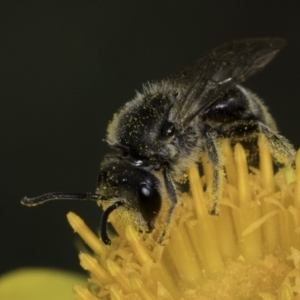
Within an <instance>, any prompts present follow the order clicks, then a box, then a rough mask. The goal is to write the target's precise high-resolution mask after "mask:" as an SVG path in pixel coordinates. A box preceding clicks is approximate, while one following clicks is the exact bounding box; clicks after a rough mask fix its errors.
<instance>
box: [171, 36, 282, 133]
mask: <svg viewBox="0 0 300 300" xmlns="http://www.w3.org/2000/svg"><path fill="white" fill-rule="evenodd" d="M285 45H286V42H285V40H283V39H280V38H254V39H247V40H240V41H233V42H230V43H226V44H223V45H221V46H219V47H217V48H215V49H213V50H212V51H210V52H209V53H207V54H206V55H205V56H204V57H202V58H201V59H199V60H197V61H195V62H194V63H192V64H190V65H189V66H187V67H186V68H184V69H183V70H182V71H180V72H178V73H176V74H174V75H173V76H170V77H169V78H167V81H169V82H171V83H172V84H173V85H175V86H177V87H178V88H179V90H180V91H182V92H181V93H180V95H179V96H178V99H177V100H176V102H175V104H174V106H173V107H172V109H171V111H170V114H169V121H170V122H172V123H174V124H175V125H176V127H178V129H184V128H185V127H186V126H188V124H189V123H190V122H191V120H192V119H193V118H194V117H195V116H196V115H197V114H199V113H200V112H201V111H203V110H204V109H206V108H207V107H208V106H210V105H211V104H212V103H214V102H215V101H216V100H218V99H219V98H220V96H222V93H224V92H226V91H227V90H228V89H230V88H232V87H234V86H235V85H236V84H238V83H240V82H243V81H245V80H246V79H247V78H248V77H250V76H252V75H253V74H255V73H257V72H259V71H260V70H262V69H263V68H264V67H265V66H266V65H267V64H268V63H269V62H270V61H271V60H272V59H273V58H274V57H275V56H276V54H277V53H278V52H279V50H280V49H282V48H283V47H284V46H285Z"/></svg>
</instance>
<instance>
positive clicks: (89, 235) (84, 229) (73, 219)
mask: <svg viewBox="0 0 300 300" xmlns="http://www.w3.org/2000/svg"><path fill="white" fill-rule="evenodd" d="M67 218H68V221H69V223H70V225H71V226H72V228H73V229H74V231H75V232H76V233H78V234H79V236H80V237H81V238H83V239H84V241H85V242H86V243H87V244H88V245H89V247H90V248H91V249H92V250H93V251H94V252H95V253H96V254H98V255H105V254H106V252H107V250H106V248H105V246H104V245H103V244H102V243H101V242H100V240H99V238H98V237H97V236H96V235H95V234H94V233H93V232H92V231H91V230H90V228H89V227H88V226H86V224H85V223H84V222H83V220H82V219H81V218H79V217H78V216H77V215H75V214H74V213H73V212H69V213H68V214H67Z"/></svg>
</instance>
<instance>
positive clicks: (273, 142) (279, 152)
mask: <svg viewBox="0 0 300 300" xmlns="http://www.w3.org/2000/svg"><path fill="white" fill-rule="evenodd" d="M258 128H259V132H260V133H262V134H263V136H264V137H265V141H266V143H267V147H268V148H269V150H270V152H271V154H272V156H273V157H274V159H275V160H276V161H277V162H278V163H281V164H283V165H285V166H292V167H295V157H296V151H295V149H294V147H293V146H292V144H291V143H290V142H289V141H288V140H287V139H286V138H285V137H283V136H282V135H280V134H278V133H277V132H274V131H272V130H271V129H270V128H269V127H267V126H266V125H264V124H262V123H259V124H258Z"/></svg>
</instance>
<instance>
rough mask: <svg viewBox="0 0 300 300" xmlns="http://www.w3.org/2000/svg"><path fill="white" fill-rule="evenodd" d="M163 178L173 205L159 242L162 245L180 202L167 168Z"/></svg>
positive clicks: (169, 210) (164, 170)
mask: <svg viewBox="0 0 300 300" xmlns="http://www.w3.org/2000/svg"><path fill="white" fill-rule="evenodd" d="M163 176H164V181H165V185H166V189H167V193H168V196H169V198H170V200H171V204H170V207H169V209H168V212H167V217H166V222H165V224H166V225H165V228H164V231H163V233H162V234H161V236H160V238H159V240H158V242H159V243H160V244H161V243H162V242H163V240H164V237H165V235H166V232H167V230H168V227H169V225H170V222H171V218H172V215H173V212H174V209H175V207H176V204H177V202H178V200H177V194H176V189H175V185H174V182H173V180H172V178H171V176H170V172H169V170H168V169H167V168H164V169H163Z"/></svg>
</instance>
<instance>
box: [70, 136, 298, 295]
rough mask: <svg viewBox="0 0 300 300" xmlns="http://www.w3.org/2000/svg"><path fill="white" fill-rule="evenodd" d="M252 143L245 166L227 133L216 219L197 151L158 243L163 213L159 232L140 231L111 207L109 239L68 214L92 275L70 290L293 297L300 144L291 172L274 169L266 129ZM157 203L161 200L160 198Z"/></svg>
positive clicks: (239, 148)
mask: <svg viewBox="0 0 300 300" xmlns="http://www.w3.org/2000/svg"><path fill="white" fill-rule="evenodd" d="M258 145H259V151H260V169H259V170H254V169H253V170H251V173H249V172H248V165H247V162H246V154H245V151H244V149H243V147H242V146H241V145H239V144H238V145H236V146H235V148H234V151H232V149H231V147H230V146H229V144H228V142H227V141H224V145H223V146H224V147H223V149H224V151H225V155H224V156H225V157H226V161H225V169H226V180H225V181H224V184H223V191H222V193H223V197H222V202H221V203H220V214H219V216H217V217H214V216H211V215H209V214H208V207H209V203H208V199H210V193H211V191H210V188H209V183H210V182H211V178H212V172H211V166H210V165H209V163H208V162H207V159H206V158H205V157H203V158H202V164H203V170H204V176H203V177H202V178H200V176H199V172H198V168H197V166H191V167H190V169H189V174H188V175H189V182H190V192H189V193H186V194H183V195H182V196H181V200H180V204H179V205H177V211H176V213H175V216H174V218H173V220H172V224H171V227H170V233H169V235H168V237H167V238H166V239H165V240H164V245H160V244H158V243H157V239H158V237H159V233H161V232H162V228H163V226H164V224H163V220H164V218H163V217H161V218H160V219H159V220H157V222H156V231H154V232H153V233H152V234H151V235H149V234H148V235H147V234H146V235H145V234H144V235H142V234H141V233H137V231H136V230H135V229H134V228H133V227H132V226H131V225H128V226H123V224H121V223H119V222H117V221H116V220H117V219H121V218H120V217H118V211H117V210H116V211H115V212H114V213H113V214H112V216H111V220H112V223H113V225H114V227H115V229H116V231H117V233H118V235H119V236H118V237H115V238H114V239H113V240H112V245H111V246H106V245H104V244H103V243H102V242H101V241H100V240H99V238H98V237H97V236H96V235H95V234H94V233H93V232H92V231H91V230H90V229H89V228H88V227H87V226H86V225H85V223H84V222H83V221H82V220H81V219H80V218H79V217H78V216H76V215H75V214H74V213H69V214H68V220H69V222H70V224H71V226H72V227H73V229H74V230H75V231H76V232H77V233H78V234H79V235H80V236H81V237H82V238H83V240H84V241H85V242H86V243H87V244H88V245H89V247H90V248H91V249H92V250H93V252H94V256H91V255H88V254H86V253H80V255H79V257H80V263H81V265H82V267H83V268H84V269H85V270H88V271H89V273H90V278H89V279H88V284H87V287H81V286H78V285H76V286H74V288H73V290H74V294H75V296H76V297H77V298H78V299H82V300H98V299H113V300H117V299H118V300H121V299H143V300H144V299H145V300H146V299H149V300H151V299H175V300H177V299H181V300H191V299H200V300H211V299H218V300H219V299H220V300H223V299H224V300H225V299H226V300H230V299H234V300H238V299H243V300H245V299H249V300H253V299H254V300H255V299H263V300H267V299H270V300H273V299H280V300H292V299H294V300H297V299H299V300H300V276H299V274H300V251H299V250H300V234H299V233H300V225H299V222H300V219H299V218H300V209H299V208H300V152H298V155H297V162H296V165H297V166H296V171H294V170H291V169H288V168H285V169H281V170H280V171H279V172H278V173H277V174H275V175H274V173H273V166H272V159H271V156H270V154H269V152H268V150H267V149H266V146H265V143H264V142H263V137H259V142H258ZM295 179H296V180H295ZM204 184H207V186H208V188H207V190H206V191H204V190H203V186H204ZM163 203H164V204H165V205H166V206H167V204H168V201H167V199H165V200H164V201H163ZM164 209H166V207H165V208H164ZM164 209H163V210H162V213H161V215H163V212H164ZM122 213H123V212H122Z"/></svg>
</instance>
